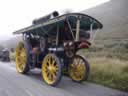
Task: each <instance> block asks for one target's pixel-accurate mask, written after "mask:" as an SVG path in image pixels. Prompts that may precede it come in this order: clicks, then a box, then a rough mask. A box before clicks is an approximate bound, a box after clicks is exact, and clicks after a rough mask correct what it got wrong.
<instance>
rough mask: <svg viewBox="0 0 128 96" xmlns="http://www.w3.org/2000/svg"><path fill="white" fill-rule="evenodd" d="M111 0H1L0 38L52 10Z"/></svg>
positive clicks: (62, 10) (80, 9)
mask: <svg viewBox="0 0 128 96" xmlns="http://www.w3.org/2000/svg"><path fill="white" fill-rule="evenodd" d="M107 1H109V0H0V13H1V14H0V40H7V39H9V38H10V37H12V36H13V35H12V32H13V31H15V30H19V29H21V28H24V27H27V26H30V25H31V23H32V20H33V19H35V18H39V17H41V16H44V15H47V14H49V13H51V12H52V11H55V10H56V11H59V12H61V13H63V12H64V11H65V10H67V9H69V10H72V11H73V12H80V11H82V10H85V9H88V8H91V7H94V6H98V5H100V4H103V3H105V2H107Z"/></svg>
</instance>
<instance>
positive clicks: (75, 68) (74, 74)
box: [69, 55, 89, 82]
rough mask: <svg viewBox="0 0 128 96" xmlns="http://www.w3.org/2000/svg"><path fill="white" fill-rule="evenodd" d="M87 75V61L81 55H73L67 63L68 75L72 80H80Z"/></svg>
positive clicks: (84, 78)
mask: <svg viewBox="0 0 128 96" xmlns="http://www.w3.org/2000/svg"><path fill="white" fill-rule="evenodd" d="M88 75H89V63H88V62H87V61H86V60H85V59H84V58H83V57H81V56H79V55H75V56H74V57H73V60H72V64H70V65H69V76H70V77H71V79H72V80H73V81H76V82H82V81H84V80H87V78H88Z"/></svg>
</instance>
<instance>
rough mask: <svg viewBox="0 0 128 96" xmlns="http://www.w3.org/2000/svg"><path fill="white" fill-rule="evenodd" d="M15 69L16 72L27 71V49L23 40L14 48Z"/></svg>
mask: <svg viewBox="0 0 128 96" xmlns="http://www.w3.org/2000/svg"><path fill="white" fill-rule="evenodd" d="M16 69H17V72H19V73H22V74H25V73H27V72H28V71H29V66H28V64H27V50H26V48H25V45H24V43H23V42H20V43H19V44H18V46H17V48H16Z"/></svg>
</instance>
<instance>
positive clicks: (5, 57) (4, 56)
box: [0, 49, 10, 62]
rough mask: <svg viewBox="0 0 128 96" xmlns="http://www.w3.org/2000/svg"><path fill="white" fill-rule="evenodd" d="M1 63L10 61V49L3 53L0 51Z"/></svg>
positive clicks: (4, 50)
mask: <svg viewBox="0 0 128 96" xmlns="http://www.w3.org/2000/svg"><path fill="white" fill-rule="evenodd" d="M0 61H6V62H9V61H10V53H9V50H8V49H3V50H2V51H0Z"/></svg>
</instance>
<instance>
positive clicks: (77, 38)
mask: <svg viewBox="0 0 128 96" xmlns="http://www.w3.org/2000/svg"><path fill="white" fill-rule="evenodd" d="M79 33H80V17H78V19H77V22H76V40H75V41H78V40H79V35H80V34H79Z"/></svg>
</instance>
